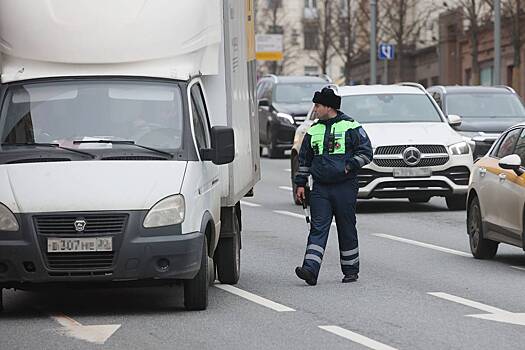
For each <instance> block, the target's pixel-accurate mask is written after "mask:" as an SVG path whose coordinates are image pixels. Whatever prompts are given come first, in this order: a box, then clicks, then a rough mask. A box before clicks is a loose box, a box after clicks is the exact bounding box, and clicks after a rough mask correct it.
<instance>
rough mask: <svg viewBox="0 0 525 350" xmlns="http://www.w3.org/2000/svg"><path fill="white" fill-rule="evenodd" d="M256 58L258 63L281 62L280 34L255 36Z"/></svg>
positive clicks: (281, 45)
mask: <svg viewBox="0 0 525 350" xmlns="http://www.w3.org/2000/svg"><path fill="white" fill-rule="evenodd" d="M255 46H256V57H257V60H259V61H281V60H282V59H283V35H282V34H257V35H256V37H255Z"/></svg>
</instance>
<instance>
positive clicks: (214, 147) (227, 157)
mask: <svg viewBox="0 0 525 350" xmlns="http://www.w3.org/2000/svg"><path fill="white" fill-rule="evenodd" d="M201 159H202V160H211V161H212V162H213V163H214V164H217V165H222V164H228V163H231V162H233V160H234V159H235V137H234V133H233V129H232V128H228V127H225V126H214V127H213V128H211V148H209V149H202V150H201Z"/></svg>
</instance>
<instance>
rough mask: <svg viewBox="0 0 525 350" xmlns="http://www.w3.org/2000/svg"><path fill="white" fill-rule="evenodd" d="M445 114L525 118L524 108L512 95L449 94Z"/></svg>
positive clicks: (467, 116)
mask: <svg viewBox="0 0 525 350" xmlns="http://www.w3.org/2000/svg"><path fill="white" fill-rule="evenodd" d="M446 103H447V113H448V114H456V115H459V116H460V117H462V118H497V117H501V118H525V108H524V107H523V104H522V103H521V101H520V99H519V98H518V97H517V96H515V95H513V94H510V93H509V94H489V93H477V94H475V93H471V94H467V93H465V94H449V95H448V96H447V98H446Z"/></svg>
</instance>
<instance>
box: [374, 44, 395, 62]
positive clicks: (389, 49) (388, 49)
mask: <svg viewBox="0 0 525 350" xmlns="http://www.w3.org/2000/svg"><path fill="white" fill-rule="evenodd" d="M378 51H379V52H378V55H377V56H378V58H379V59H380V60H387V61H391V60H393V59H394V45H391V44H380V45H379V50H378Z"/></svg>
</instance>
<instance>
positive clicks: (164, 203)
mask: <svg viewBox="0 0 525 350" xmlns="http://www.w3.org/2000/svg"><path fill="white" fill-rule="evenodd" d="M185 211H186V204H185V202H184V197H183V196H182V195H180V194H176V195H174V196H169V197H166V198H164V199H162V200H160V201H159V202H158V203H157V204H155V205H154V206H153V207H152V208H151V209H150V210H149V212H148V214H147V215H146V218H145V219H144V223H143V226H144V227H145V228H154V227H162V226H169V225H177V224H180V223H181V222H183V221H184V215H185Z"/></svg>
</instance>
